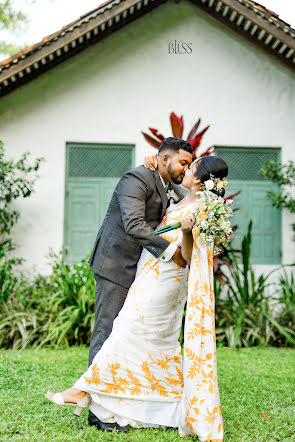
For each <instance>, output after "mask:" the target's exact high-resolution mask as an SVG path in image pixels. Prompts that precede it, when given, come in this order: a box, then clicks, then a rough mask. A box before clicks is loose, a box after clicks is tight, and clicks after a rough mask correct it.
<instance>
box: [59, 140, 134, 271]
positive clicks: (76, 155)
mask: <svg viewBox="0 0 295 442" xmlns="http://www.w3.org/2000/svg"><path fill="white" fill-rule="evenodd" d="M132 167H134V146H130V145H109V144H84V143H67V146H66V182H65V212H64V245H65V246H66V247H68V252H67V261H68V262H77V261H79V260H81V259H82V258H84V257H85V256H86V255H87V254H88V253H89V252H90V250H91V248H92V247H93V244H94V241H95V237H96V234H97V231H98V229H99V227H100V225H101V223H102V221H103V219H104V216H105V214H106V211H107V208H108V205H109V202H110V200H111V196H112V194H113V191H114V189H115V187H116V185H117V183H118V181H119V179H120V177H121V176H122V175H123V173H125V172H126V171H127V170H129V169H131V168H132Z"/></svg>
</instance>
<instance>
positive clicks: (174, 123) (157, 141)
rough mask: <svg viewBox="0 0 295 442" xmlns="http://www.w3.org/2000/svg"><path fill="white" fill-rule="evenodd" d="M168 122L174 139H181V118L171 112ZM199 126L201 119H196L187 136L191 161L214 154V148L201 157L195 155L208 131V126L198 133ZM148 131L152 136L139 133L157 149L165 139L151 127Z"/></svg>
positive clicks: (210, 148)
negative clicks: (190, 150)
mask: <svg viewBox="0 0 295 442" xmlns="http://www.w3.org/2000/svg"><path fill="white" fill-rule="evenodd" d="M170 122H171V128H172V134H173V136H174V137H177V138H182V137H183V127H184V125H183V116H181V117H179V116H178V115H176V113H175V112H171V114H170ZM200 124H201V118H199V119H198V121H197V122H196V123H195V124H194V126H193V127H192V129H191V131H190V132H189V134H188V137H187V141H188V142H189V143H190V144H191V145H192V147H193V160H194V159H196V158H198V156H200V157H201V156H204V155H211V154H212V153H213V152H214V147H213V146H211V147H209V148H208V149H207V150H206V151H205V152H203V153H202V154H201V155H197V150H198V148H199V146H200V144H201V141H202V138H203V135H204V133H205V132H206V131H207V130H208V129H209V127H210V126H206V127H205V129H203V130H202V131H200V132H198V129H199V126H200ZM149 130H150V131H151V133H152V134H153V136H151V135H149V134H147V133H145V132H141V133H142V134H143V136H144V138H145V140H146V141H147V142H148V143H149V144H150V145H151V146H153V147H155V148H156V149H159V147H160V146H161V144H162V141H164V139H165V137H164V136H163V135H162V134H161V133H159V132H158V129H154V128H152V127H149Z"/></svg>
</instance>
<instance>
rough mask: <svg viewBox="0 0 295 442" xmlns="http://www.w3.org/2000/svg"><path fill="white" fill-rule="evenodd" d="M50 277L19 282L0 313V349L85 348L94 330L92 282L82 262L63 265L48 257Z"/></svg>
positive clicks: (59, 256) (53, 256) (56, 256)
mask: <svg viewBox="0 0 295 442" xmlns="http://www.w3.org/2000/svg"><path fill="white" fill-rule="evenodd" d="M50 260H51V268H52V270H51V273H50V275H48V276H41V275H39V276H37V277H36V278H35V280H34V281H33V282H31V283H28V282H26V281H24V280H23V281H21V282H20V283H19V285H18V287H17V288H16V289H15V291H14V292H13V293H11V294H10V295H9V297H8V299H7V301H6V302H5V303H4V304H3V305H2V307H1V310H0V346H1V347H6V348H25V347H27V346H29V345H34V346H37V345H38V346H44V345H48V346H54V347H60V346H68V345H74V344H82V343H83V344H87V345H88V344H89V342H90V337H91V332H92V329H93V327H94V320H95V318H94V303H95V279H94V275H93V272H92V270H91V268H90V266H89V265H88V263H87V259H86V258H85V259H84V260H82V261H81V262H80V263H78V264H66V263H65V262H64V254H63V252H61V253H59V254H54V253H51V254H50Z"/></svg>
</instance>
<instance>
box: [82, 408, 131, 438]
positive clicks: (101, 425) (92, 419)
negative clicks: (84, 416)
mask: <svg viewBox="0 0 295 442" xmlns="http://www.w3.org/2000/svg"><path fill="white" fill-rule="evenodd" d="M88 424H89V425H90V426H93V425H94V426H95V427H96V428H97V429H98V430H102V431H114V430H117V431H118V432H119V433H128V431H129V429H128V428H126V427H120V425H118V424H116V423H115V424H108V423H105V422H102V421H101V420H99V419H98V418H97V417H96V416H95V415H94V414H93V413H91V411H89V414H88Z"/></svg>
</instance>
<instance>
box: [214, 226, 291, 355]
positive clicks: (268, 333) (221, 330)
mask: <svg viewBox="0 0 295 442" xmlns="http://www.w3.org/2000/svg"><path fill="white" fill-rule="evenodd" d="M251 233H252V221H250V223H249V226H248V232H247V234H246V235H245V236H244V238H243V241H242V247H241V248H242V265H241V266H239V265H238V261H237V256H236V253H235V252H234V251H232V253H229V255H228V257H227V259H228V260H229V263H230V265H229V266H228V267H227V268H228V273H229V279H228V281H227V283H226V284H225V285H224V286H223V288H222V289H221V288H220V286H219V289H218V295H219V296H218V302H216V336H217V338H216V339H217V342H218V343H220V344H222V345H227V346H229V347H238V348H239V347H244V346H245V347H248V346H253V345H282V346H287V345H295V331H294V330H292V328H291V327H290V322H289V320H285V319H284V318H283V317H282V316H281V314H279V309H278V308H276V307H278V305H277V301H276V300H275V298H273V297H271V296H270V295H268V294H267V290H266V289H267V287H269V286H270V283H269V282H268V280H269V277H270V275H271V274H272V273H273V270H272V271H271V272H269V273H267V274H266V275H264V274H260V275H256V273H255V271H254V269H253V267H252V264H251V241H252V235H251ZM277 270H278V269H277ZM216 285H217V286H218V282H217V283H216ZM287 290H289V289H287ZM221 292H222V293H223V297H222V296H221ZM292 296H293V298H292V299H294V293H293V295H292Z"/></svg>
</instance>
